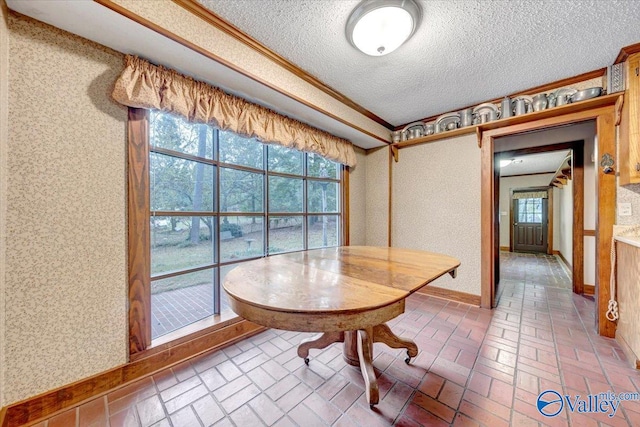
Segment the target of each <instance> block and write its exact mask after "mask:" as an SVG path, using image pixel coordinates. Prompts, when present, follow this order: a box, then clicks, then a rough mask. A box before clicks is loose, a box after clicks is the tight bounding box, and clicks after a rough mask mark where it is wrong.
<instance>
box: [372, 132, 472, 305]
mask: <svg viewBox="0 0 640 427" xmlns="http://www.w3.org/2000/svg"><path fill="white" fill-rule="evenodd" d="M367 167H371V165H370V164H369V163H368V164H367ZM392 192H393V201H392V203H393V205H392V206H393V209H392V216H393V228H392V243H393V246H396V247H406V248H412V249H423V250H427V251H432V252H441V253H444V254H447V255H451V256H454V257H456V258H458V259H459V260H460V262H461V263H462V264H461V266H460V268H459V269H458V278H457V279H452V278H451V277H449V276H446V277H442V278H440V279H438V280H437V281H436V282H435V283H434V286H438V287H442V288H447V289H453V290H457V291H461V292H467V293H470V294H474V295H480V149H479V148H478V141H477V139H476V135H475V134H473V135H465V136H462V137H457V138H450V139H443V140H439V141H437V142H434V143H431V144H422V145H416V146H413V147H411V148H405V149H403V150H401V151H400V161H399V162H398V163H394V164H393V189H392ZM367 232H369V229H368V228H367Z"/></svg>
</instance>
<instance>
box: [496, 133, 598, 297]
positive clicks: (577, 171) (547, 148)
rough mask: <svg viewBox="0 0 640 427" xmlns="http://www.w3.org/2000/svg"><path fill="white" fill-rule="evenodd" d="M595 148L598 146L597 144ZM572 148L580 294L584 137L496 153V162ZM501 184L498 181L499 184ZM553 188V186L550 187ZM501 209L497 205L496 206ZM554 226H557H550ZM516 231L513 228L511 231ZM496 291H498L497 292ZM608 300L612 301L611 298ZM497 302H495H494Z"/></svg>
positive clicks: (578, 289)
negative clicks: (582, 138) (502, 158)
mask: <svg viewBox="0 0 640 427" xmlns="http://www.w3.org/2000/svg"><path fill="white" fill-rule="evenodd" d="M594 148H595V147H594ZM565 150H571V156H572V157H571V164H572V166H573V173H572V177H571V180H572V182H573V194H572V198H573V210H574V212H580V213H581V215H575V214H574V215H573V231H572V239H573V242H572V258H571V284H572V288H573V292H574V293H576V294H582V293H583V292H584V140H578V141H572V142H561V143H558V144H549V145H539V146H536V147H527V148H521V149H518V150H510V151H499V152H497V153H495V154H494V157H495V161H496V162H497V161H498V160H499V158H500V156H503V157H516V156H523V155H527V154H540V153H546V152H551V151H565ZM499 186H500V182H499V181H498V182H497V184H496V187H499ZM550 190H552V189H550ZM549 193H550V194H549V199H550V200H551V198H552V194H553V191H549ZM496 209H497V208H496ZM548 209H550V210H551V216H552V217H553V203H552V202H551V203H549V206H548ZM549 228H553V227H549ZM511 232H512V230H511V229H510V231H509V233H511ZM548 238H549V243H550V246H549V248H550V250H549V251H548V252H549V253H550V254H551V253H553V240H552V239H553V231H550V232H549V235H548ZM511 242H513V240H512V239H511V236H510V247H509V249H510V250H511V251H513V246H512V243H511ZM494 292H495V291H494ZM607 302H608V301H607ZM494 304H495V303H494Z"/></svg>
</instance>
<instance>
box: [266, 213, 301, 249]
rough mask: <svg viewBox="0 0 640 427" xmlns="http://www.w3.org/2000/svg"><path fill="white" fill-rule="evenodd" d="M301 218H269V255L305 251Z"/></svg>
mask: <svg viewBox="0 0 640 427" xmlns="http://www.w3.org/2000/svg"><path fill="white" fill-rule="evenodd" d="M302 233H303V229H302V217H301V216H285V217H282V216H281V217H270V218H269V254H276V253H280V252H290V251H300V250H302V249H304V236H303V234H302Z"/></svg>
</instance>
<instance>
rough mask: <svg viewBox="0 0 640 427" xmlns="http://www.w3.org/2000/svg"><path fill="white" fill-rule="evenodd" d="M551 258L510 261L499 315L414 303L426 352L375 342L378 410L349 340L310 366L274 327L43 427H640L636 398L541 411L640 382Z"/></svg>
mask: <svg viewBox="0 0 640 427" xmlns="http://www.w3.org/2000/svg"><path fill="white" fill-rule="evenodd" d="M548 258H549V257H539V256H527V255H525V256H518V255H516V256H512V255H509V257H508V262H507V263H505V269H506V270H505V272H507V271H508V274H505V276H508V279H507V278H506V277H505V282H504V286H503V291H502V297H501V299H500V301H499V305H498V307H497V308H496V309H495V310H493V311H487V310H483V309H480V308H477V307H472V306H468V305H464V304H458V303H454V302H449V301H446V300H442V299H438V298H432V297H427V296H424V295H414V296H412V297H411V298H409V299H408V301H407V310H406V313H404V314H403V315H402V316H400V317H398V318H397V319H395V320H394V321H393V322H391V324H390V326H391V327H392V328H393V329H394V331H395V332H397V333H399V335H403V336H406V337H409V338H412V339H414V340H415V341H416V343H417V344H418V346H419V348H420V353H419V355H418V356H417V357H416V358H415V359H414V360H413V361H412V363H411V365H408V366H407V365H406V364H405V363H404V361H403V359H404V351H401V350H393V349H389V348H387V347H385V346H383V345H380V344H376V345H375V349H374V355H375V362H374V365H375V367H376V368H377V374H378V378H379V379H378V381H379V385H380V397H381V401H380V404H379V405H377V406H376V407H375V409H374V410H373V411H372V410H370V409H369V405H368V404H367V403H366V401H365V398H364V388H363V380H362V377H361V375H360V373H359V369H357V368H354V367H352V366H349V365H347V364H346V363H344V361H343V360H342V350H341V348H340V347H339V346H338V345H332V346H329V347H328V348H326V349H324V350H322V351H318V350H312V351H311V355H310V356H311V362H310V364H309V366H308V367H307V366H305V364H304V363H303V361H302V359H300V358H298V357H297V355H296V345H297V344H298V343H299V342H300V340H301V339H303V338H305V337H307V336H309V334H301V333H295V332H287V331H275V330H269V331H265V332H263V333H261V334H259V335H256V336H254V337H252V338H250V339H247V340H244V341H242V342H239V343H237V344H235V345H232V346H230V347H227V348H225V349H223V350H221V351H216V352H211V353H208V354H205V355H201V356H199V357H196V358H194V359H191V360H189V361H187V362H184V363H182V364H180V365H178V366H174V367H173V368H172V369H166V370H164V371H162V372H160V373H158V374H156V375H154V376H153V377H149V378H145V379H143V380H140V381H138V382H136V383H133V384H130V385H128V386H126V387H124V388H121V389H118V390H115V391H113V392H111V393H109V394H108V395H106V396H103V397H100V398H97V399H94V400H92V401H90V402H88V403H86V404H84V405H82V406H80V407H79V408H75V409H72V410H69V411H67V412H65V413H62V414H60V415H58V416H56V417H55V418H52V419H51V420H49V421H48V422H43V423H41V424H39V426H48V427H56V426H98V425H100V426H104V425H111V426H150V425H154V426H162V427H166V426H176V427H177V426H201V425H204V426H210V425H215V426H233V425H235V426H240V427H253V426H262V425H277V426H293V425H300V426H305V427H308V426H328V425H333V426H366V427H374V426H389V425H398V426H432V425H433V426H447V425H454V426H477V425H483V426H491V427H498V426H508V425H514V426H529V425H531V426H537V425H550V426H567V425H569V426H580V427H582V426H598V425H599V426H605V425H611V426H634V425H640V402H639V401H625V402H622V404H621V406H620V407H619V408H617V412H616V413H615V415H614V416H612V417H609V416H608V415H606V414H591V413H588V414H579V413H577V412H576V413H571V412H570V411H569V410H568V409H567V407H566V406H567V405H565V408H564V409H563V410H562V411H561V412H560V414H558V415H557V416H556V417H551V418H547V417H545V416H543V415H541V414H540V413H539V412H538V410H537V408H536V400H537V398H538V395H539V394H540V393H541V392H543V391H545V390H555V391H557V392H558V393H560V394H562V395H565V394H568V395H571V396H572V398H575V396H576V395H580V396H582V397H583V398H584V397H586V395H587V394H589V393H591V394H595V393H600V392H607V391H614V392H616V393H619V392H634V393H635V392H638V391H639V386H640V376H639V375H638V372H637V371H635V370H634V369H631V368H630V367H629V364H628V362H627V361H626V360H625V356H624V355H623V354H622V351H621V350H620V347H619V346H618V345H617V343H616V342H615V341H614V340H612V339H608V338H602V337H599V336H597V335H596V334H595V333H594V326H593V325H594V317H593V314H594V303H593V300H591V299H589V298H584V297H581V296H577V295H574V294H572V292H571V290H570V289H567V287H566V286H565V282H566V281H567V280H568V277H567V275H566V273H565V272H564V270H562V267H560V266H559V265H557V264H554V261H553V260H552V259H548ZM556 263H557V261H556ZM563 276H564V277H563Z"/></svg>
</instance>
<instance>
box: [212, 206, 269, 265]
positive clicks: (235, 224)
mask: <svg viewBox="0 0 640 427" xmlns="http://www.w3.org/2000/svg"><path fill="white" fill-rule="evenodd" d="M263 255H264V218H263V217H261V216H223V217H220V260H221V261H222V262H224V261H231V260H234V259H242V258H254V257H257V256H263Z"/></svg>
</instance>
